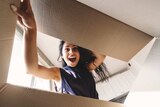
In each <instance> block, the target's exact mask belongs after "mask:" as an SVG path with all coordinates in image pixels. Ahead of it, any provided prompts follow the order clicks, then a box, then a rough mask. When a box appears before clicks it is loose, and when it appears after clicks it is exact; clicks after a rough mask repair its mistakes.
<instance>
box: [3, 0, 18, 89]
mask: <svg viewBox="0 0 160 107" xmlns="http://www.w3.org/2000/svg"><path fill="white" fill-rule="evenodd" d="M19 1H20V0H0V12H1V13H0V87H1V86H2V85H3V84H4V83H5V82H6V80H7V74H8V68H9V63H10V56H11V51H12V44H13V37H14V32H15V26H16V16H15V15H14V14H13V13H12V12H11V10H10V7H9V4H10V3H15V4H17V5H18V4H19Z"/></svg>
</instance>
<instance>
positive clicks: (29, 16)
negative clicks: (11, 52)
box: [10, 0, 36, 30]
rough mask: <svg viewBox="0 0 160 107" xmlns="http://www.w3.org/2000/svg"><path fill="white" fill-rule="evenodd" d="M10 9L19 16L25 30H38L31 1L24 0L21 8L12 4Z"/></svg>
mask: <svg viewBox="0 0 160 107" xmlns="http://www.w3.org/2000/svg"><path fill="white" fill-rule="evenodd" d="M10 8H11V10H12V11H13V13H15V14H16V15H17V16H18V22H19V23H20V25H22V26H23V27H24V28H25V29H30V30H33V29H34V30H36V22H35V18H34V14H33V11H32V8H31V4H30V0H23V2H21V3H20V7H17V6H16V5H15V4H10Z"/></svg>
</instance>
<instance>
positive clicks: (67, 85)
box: [60, 66, 98, 99]
mask: <svg viewBox="0 0 160 107" xmlns="http://www.w3.org/2000/svg"><path fill="white" fill-rule="evenodd" d="M60 71H61V78H62V93H67V94H71V95H78V96H84V97H90V98H96V99H98V93H97V91H96V86H95V81H94V78H93V76H92V74H91V73H90V72H89V71H88V70H84V69H80V68H79V69H77V68H76V67H69V66H66V67H64V68H63V69H60Z"/></svg>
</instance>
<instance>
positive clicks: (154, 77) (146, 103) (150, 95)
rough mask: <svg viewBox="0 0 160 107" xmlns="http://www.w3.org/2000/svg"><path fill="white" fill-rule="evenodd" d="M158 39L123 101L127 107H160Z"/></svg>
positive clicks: (159, 40) (159, 54) (159, 42)
mask: <svg viewBox="0 0 160 107" xmlns="http://www.w3.org/2000/svg"><path fill="white" fill-rule="evenodd" d="M159 99H160V39H156V41H155V43H154V45H153V47H152V49H151V51H150V53H149V55H148V58H147V59H146V61H145V63H144V64H143V67H142V69H141V71H140V73H139V75H138V77H137V79H136V81H135V83H134V85H133V87H132V89H131V91H130V93H129V95H128V97H127V99H126V101H125V105H127V107H160V102H159Z"/></svg>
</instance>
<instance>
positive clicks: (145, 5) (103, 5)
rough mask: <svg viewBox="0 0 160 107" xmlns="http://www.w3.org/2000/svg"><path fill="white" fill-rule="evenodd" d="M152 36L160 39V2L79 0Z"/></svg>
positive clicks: (143, 0) (158, 0)
mask: <svg viewBox="0 0 160 107" xmlns="http://www.w3.org/2000/svg"><path fill="white" fill-rule="evenodd" d="M77 1H79V2H81V3H83V4H86V5H88V6H89V7H92V8H94V9H96V10H98V11H100V12H102V13H105V14H107V15H109V16H111V17H113V18H115V19H117V20H120V21H122V22H123V23H126V24H128V25H130V26H132V27H135V28H137V29H139V30H141V31H143V32H145V33H147V34H149V35H151V36H154V37H160V0H77Z"/></svg>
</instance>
